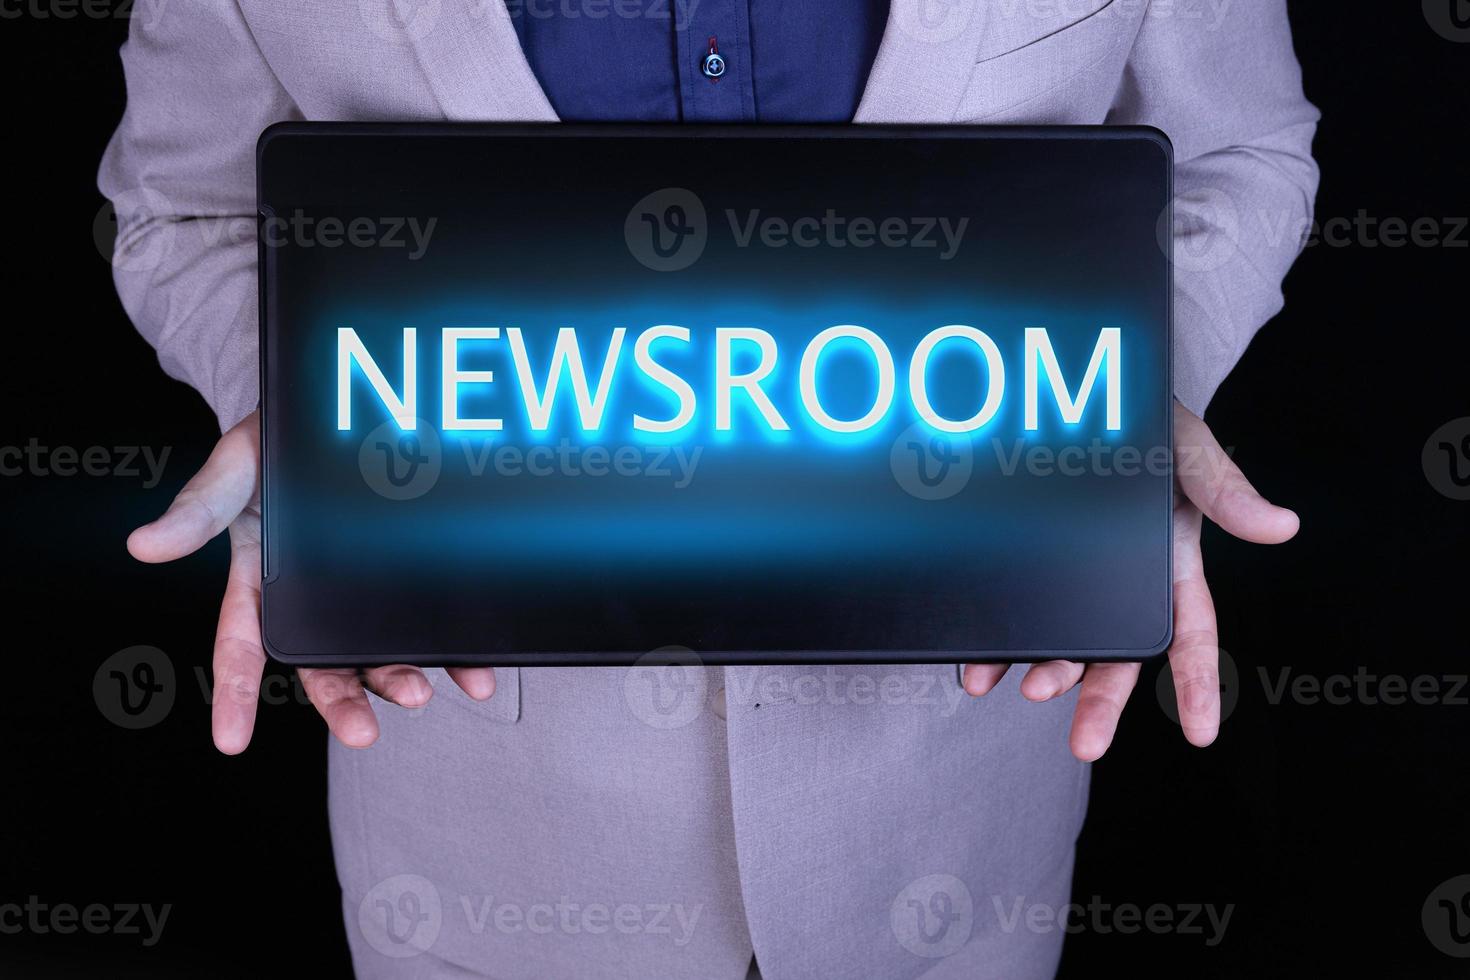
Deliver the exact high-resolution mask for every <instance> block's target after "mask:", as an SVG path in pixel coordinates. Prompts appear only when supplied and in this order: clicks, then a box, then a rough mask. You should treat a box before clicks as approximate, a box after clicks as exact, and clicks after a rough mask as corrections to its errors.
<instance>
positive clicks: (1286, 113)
mask: <svg viewBox="0 0 1470 980" xmlns="http://www.w3.org/2000/svg"><path fill="white" fill-rule="evenodd" d="M1317 119H1318V112H1317V110H1316V109H1315V108H1314V107H1313V106H1312V104H1311V103H1310V102H1308V101H1307V100H1306V97H1305V95H1304V94H1303V92H1302V79H1301V68H1300V66H1299V65H1298V64H1297V60H1296V55H1295V52H1294V51H1293V50H1292V42H1291V28H1290V25H1289V24H1288V22H1287V16H1286V3H1285V0H1249V2H1245V3H1224V4H1222V3H1220V2H1219V0H1173V2H1172V3H1170V4H1168V5H1162V4H1158V3H1155V4H1153V5H1152V6H1151V8H1150V9H1149V10H1148V11H1147V12H1146V13H1145V16H1144V18H1143V23H1142V27H1141V28H1140V30H1139V34H1138V37H1137V40H1136V42H1135V44H1134V48H1133V51H1132V53H1131V55H1130V58H1129V62H1128V65H1127V68H1126V69H1125V72H1124V77H1123V82H1122V86H1121V88H1120V89H1119V92H1118V96H1117V98H1116V99H1115V101H1114V104H1113V108H1112V111H1111V112H1110V114H1109V117H1108V121H1109V122H1110V123H1116V124H1138V125H1149V126H1155V127H1158V128H1159V129H1161V130H1163V131H1164V132H1165V133H1167V134H1169V137H1170V138H1171V139H1172V140H1173V143H1174V153H1175V171H1174V183H1175V187H1174V192H1175V198H1174V225H1173V229H1172V235H1173V244H1174V286H1175V299H1174V393H1175V395H1176V396H1177V397H1178V399H1179V400H1180V401H1181V402H1182V403H1183V404H1184V405H1185V406H1186V407H1187V408H1189V409H1191V410H1192V411H1194V412H1196V413H1199V414H1203V413H1204V410H1205V407H1206V406H1207V405H1208V404H1209V402H1210V399H1211V398H1212V397H1214V394H1215V390H1216V389H1217V388H1218V387H1219V386H1220V383H1221V382H1222V381H1224V379H1225V376H1226V375H1227V374H1229V373H1230V371H1231V369H1233V368H1234V367H1235V364H1236V362H1237V361H1239V360H1240V358H1241V355H1242V354H1244V352H1245V349H1246V346H1247V345H1248V344H1249V343H1250V341H1251V338H1252V337H1253V336H1255V333H1256V331H1257V330H1259V329H1260V328H1261V326H1262V325H1263V324H1264V323H1265V322H1266V321H1267V320H1269V319H1271V317H1273V316H1275V315H1276V313H1277V312H1279V311H1280V310H1281V307H1282V305H1283V302H1284V301H1283V298H1282V294H1281V282H1282V279H1283V278H1285V276H1286V273H1287V270H1288V269H1290V268H1291V265H1292V263H1293V262H1294V261H1296V258H1297V256H1298V254H1300V252H1301V247H1302V242H1303V240H1304V232H1305V231H1306V229H1307V227H1308V226H1309V225H1310V223H1311V220H1312V212H1313V204H1314V200H1315V198H1316V194H1317V182H1318V171H1317V165H1316V163H1315V162H1314V161H1313V159H1312V137H1313V135H1314V134H1315V133H1316V129H1317Z"/></svg>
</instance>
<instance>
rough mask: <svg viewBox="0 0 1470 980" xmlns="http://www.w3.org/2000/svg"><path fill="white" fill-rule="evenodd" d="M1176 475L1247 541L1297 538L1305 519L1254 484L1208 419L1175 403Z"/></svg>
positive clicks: (1194, 499)
mask: <svg viewBox="0 0 1470 980" xmlns="http://www.w3.org/2000/svg"><path fill="white" fill-rule="evenodd" d="M1174 423H1175V427H1174V436H1175V452H1176V454H1177V455H1178V459H1177V460H1176V466H1175V470H1174V472H1175V475H1176V476H1177V477H1178V479H1179V486H1180V488H1181V489H1182V490H1183V491H1184V495H1185V496H1186V497H1188V498H1189V499H1190V502H1191V503H1193V504H1194V505H1195V506H1196V507H1198V508H1199V509H1200V510H1201V511H1202V512H1203V513H1204V515H1205V516H1206V517H1208V518H1209V519H1210V520H1212V521H1214V522H1215V523H1216V524H1218V525H1220V527H1222V528H1224V529H1225V530H1226V531H1228V532H1230V533H1231V534H1233V535H1235V536H1236V537H1237V538H1240V539H1241V540H1243V541H1250V542H1253V543H1255V544H1280V543H1281V542H1283V541H1289V540H1290V539H1291V538H1292V537H1294V536H1295V535H1296V532H1297V529H1298V528H1299V527H1300V526H1301V520H1300V519H1299V518H1298V517H1297V515H1296V512H1295V511H1291V510H1287V509H1286V508H1285V507H1278V506H1276V505H1275V504H1273V503H1271V502H1270V501H1269V500H1267V499H1266V498H1265V497H1262V496H1261V495H1260V493H1259V492H1258V491H1257V490H1256V488H1255V487H1253V486H1251V483H1250V481H1249V480H1247V479H1246V478H1245V474H1244V473H1242V472H1241V471H1240V467H1238V466H1236V465H1235V462H1234V460H1232V459H1231V458H1230V456H1229V454H1228V453H1226V452H1225V450H1224V449H1222V448H1221V447H1220V443H1219V442H1218V441H1216V439H1215V436H1214V433H1212V432H1211V431H1210V427H1209V426H1207V425H1206V424H1205V423H1204V421H1203V420H1202V419H1200V418H1199V417H1198V416H1196V415H1194V414H1193V413H1192V412H1190V411H1189V410H1188V409H1185V408H1183V407H1182V406H1180V405H1178V404H1177V403H1176V404H1175V411H1174Z"/></svg>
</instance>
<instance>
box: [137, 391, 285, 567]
mask: <svg viewBox="0 0 1470 980" xmlns="http://www.w3.org/2000/svg"><path fill="white" fill-rule="evenodd" d="M259 457H260V425H259V422H258V421H257V417H256V415H255V413H253V412H252V413H251V414H250V415H249V416H247V417H246V418H245V420H244V421H243V422H241V423H240V424H239V425H237V426H235V427H234V428H233V429H231V430H230V431H229V432H226V433H225V434H224V435H223V436H221V437H220V440H219V442H218V443H216V444H215V447H214V451H213V452H212V453H210V454H209V459H208V460H207V461H205V463H204V466H203V468H202V469H200V471H199V472H198V473H196V474H194V477H193V479H191V480H190V481H189V482H188V483H186V484H184V489H182V490H180V491H179V495H178V496H177V497H175V498H174V500H173V503H171V504H170V505H169V508H168V510H167V511H166V512H164V514H163V516H162V517H160V518H158V520H156V521H153V522H152V523H150V524H145V525H143V526H142V527H140V528H138V529H137V530H136V531H134V532H133V533H132V534H131V535H129V536H128V551H129V552H130V553H131V554H132V556H133V557H134V558H137V559H138V560H139V561H146V562H160V561H173V560H174V559H176V558H182V557H183V556H185V555H187V554H191V553H192V552H195V551H197V550H199V548H201V547H202V546H203V545H204V543H205V542H206V541H208V540H209V539H210V538H213V537H214V536H215V535H216V534H219V533H220V532H221V531H223V530H224V529H225V528H226V527H228V526H229V525H230V522H231V521H233V520H234V519H235V517H236V516H237V515H239V513H240V511H242V510H244V509H245V505H246V504H247V503H249V501H250V498H251V496H252V495H253V494H254V492H255V482H256V474H257V470H258V465H257V460H258V459H259Z"/></svg>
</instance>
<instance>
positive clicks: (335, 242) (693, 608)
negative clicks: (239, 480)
mask: <svg viewBox="0 0 1470 980" xmlns="http://www.w3.org/2000/svg"><path fill="white" fill-rule="evenodd" d="M257 163H258V198H259V211H260V214H259V230H260V273H261V274H260V289H261V304H260V309H261V322H260V331H261V336H260V339H261V344H260V349H261V362H262V372H261V377H262V388H263V391H262V411H263V440H264V441H263V467H264V469H263V486H262V502H263V508H264V510H263V514H264V535H265V539H264V552H265V558H264V574H263V583H262V585H263V591H262V600H263V601H262V606H263V610H262V617H263V630H262V633H263V637H264V640H265V646H266V649H267V650H268V651H269V652H270V654H271V655H272V656H273V657H275V658H276V659H278V660H280V661H284V662H286V663H290V664H296V665H319V666H320V665H335V666H342V665H358V666H370V665H377V664H387V663H408V664H419V665H462V664H489V665H520V666H535V665H573V664H580V665H627V664H634V663H638V662H639V661H641V660H643V659H645V658H648V657H657V656H666V655H668V652H669V651H671V650H673V651H688V653H687V654H684V655H687V656H692V657H697V658H698V660H699V661H701V662H704V663H708V664H772V663H933V662H969V661H1036V660H1047V659H1054V658H1065V659H1070V660H1084V661H1094V660H1137V659H1142V658H1146V657H1149V656H1152V655H1155V654H1157V653H1160V652H1161V651H1163V650H1164V649H1165V648H1166V647H1167V646H1168V643H1169V640H1170V637H1171V622H1172V608H1171V574H1170V572H1171V568H1170V562H1171V551H1170V549H1171V533H1170V515H1171V510H1172V506H1173V501H1172V493H1173V477H1172V431H1171V419H1172V411H1171V380H1170V332H1171V328H1170V321H1171V259H1170V241H1171V235H1170V234H1169V231H1170V228H1171V224H1172V216H1171V213H1170V198H1171V171H1172V161H1171V150H1170V146H1169V143H1168V140H1167V138H1166V137H1164V136H1163V135H1162V134H1161V133H1159V132H1158V131H1156V130H1152V129H1144V128H1101V127H1086V128H1070V127H1069V128H984V127H951V128H913V127H877V126H864V127H854V126H842V127H837V126H834V127H769V126H741V127H709V126H679V127H673V126H581V125H480V124H474V125H461V124H444V125H420V124H342V123H286V124H280V125H276V126H272V127H271V128H270V129H268V130H266V131H265V132H264V133H263V134H262V135H261V138H260V142H259V147H258V156H257Z"/></svg>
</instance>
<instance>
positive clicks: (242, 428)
mask: <svg viewBox="0 0 1470 980" xmlns="http://www.w3.org/2000/svg"><path fill="white" fill-rule="evenodd" d="M226 528H228V529H229V531H230V577H229V581H228V582H227V583H226V584H225V598H224V602H223V603H222V604H221V606H220V613H219V629H218V630H217V631H216V633H215V637H214V704H213V729H214V744H215V746H216V747H217V748H218V749H219V750H220V751H221V752H224V753H226V754H228V755H234V754H236V753H238V752H243V751H244V750H245V747H246V746H247V745H249V744H250V734H251V732H252V731H253V730H254V728H255V708H256V703H257V702H258V700H259V697H260V680H261V676H262V674H263V673H264V671H265V650H264V649H262V647H261V645H260V418H259V413H258V412H251V413H250V415H248V416H247V417H246V418H245V419H244V420H243V421H242V422H240V424H239V425H237V426H235V427H234V428H233V429H231V430H230V431H229V432H226V433H225V434H224V435H223V436H221V437H220V440H219V442H218V443H217V444H216V445H215V447H214V452H213V453H211V454H210V456H209V459H208V461H206V462H205V464H204V468H203V469H201V470H200V471H199V472H198V473H196V474H195V475H194V478H193V479H192V480H190V481H189V482H188V483H187V484H186V485H185V486H184V489H183V490H180V491H179V495H178V496H177V497H175V498H174V501H173V503H172V504H170V505H169V508H168V511H167V512H166V513H165V514H164V515H163V516H162V517H160V518H159V519H158V520H156V521H154V522H153V523H152V524H145V525H144V526H143V527H140V528H138V529H137V530H136V531H134V532H133V533H132V534H131V535H130V536H129V537H128V551H129V552H130V553H131V554H132V556H133V557H134V558H136V559H138V560H139V561H146V562H162V561H173V560H174V559H176V558H182V557H184V556H185V555H189V554H192V553H194V552H195V551H198V550H199V549H200V548H201V547H203V545H204V543H205V542H206V541H208V540H209V539H210V538H213V537H214V536H215V535H216V534H218V533H220V532H221V531H223V530H225V529H226ZM299 673H300V675H301V684H302V686H303V687H304V688H305V689H306V695H307V697H308V698H310V699H311V703H312V704H313V705H315V706H316V710H317V711H318V712H320V713H321V716H322V717H323V718H324V719H326V722H327V727H328V728H329V729H331V731H332V734H333V735H335V736H336V737H337V739H338V741H340V742H341V743H342V744H343V745H346V746H349V747H352V748H365V747H367V746H369V745H371V744H373V742H375V741H377V738H378V720H377V718H376V717H375V716H374V715H373V709H372V706H371V705H370V704H369V703H368V699H367V691H369V690H371V691H372V692H373V693H375V694H377V695H378V696H379V697H381V698H383V699H384V700H387V701H392V702H393V703H394V704H399V705H402V706H403V707H405V708H416V707H419V706H420V705H423V704H426V703H427V702H428V700H429V698H430V697H432V696H433V693H434V689H433V688H432V687H431V686H430V685H429V681H428V678H426V677H425V676H424V674H423V671H421V670H419V669H418V668H417V667H405V666H391V667H374V668H372V669H370V670H364V671H357V670H352V669H333V670H307V669H304V668H303V669H302V670H301V671H299ZM449 676H450V677H452V678H454V681H455V683H457V684H458V685H459V686H460V688H461V689H463V690H464V692H465V693H466V694H468V695H469V696H470V697H472V698H474V699H475V700H477V701H483V700H485V699H486V698H489V697H490V696H491V695H492V694H494V693H495V672H494V670H492V669H491V668H489V667H474V668H469V667H461V668H456V669H451V670H450V671H449Z"/></svg>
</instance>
